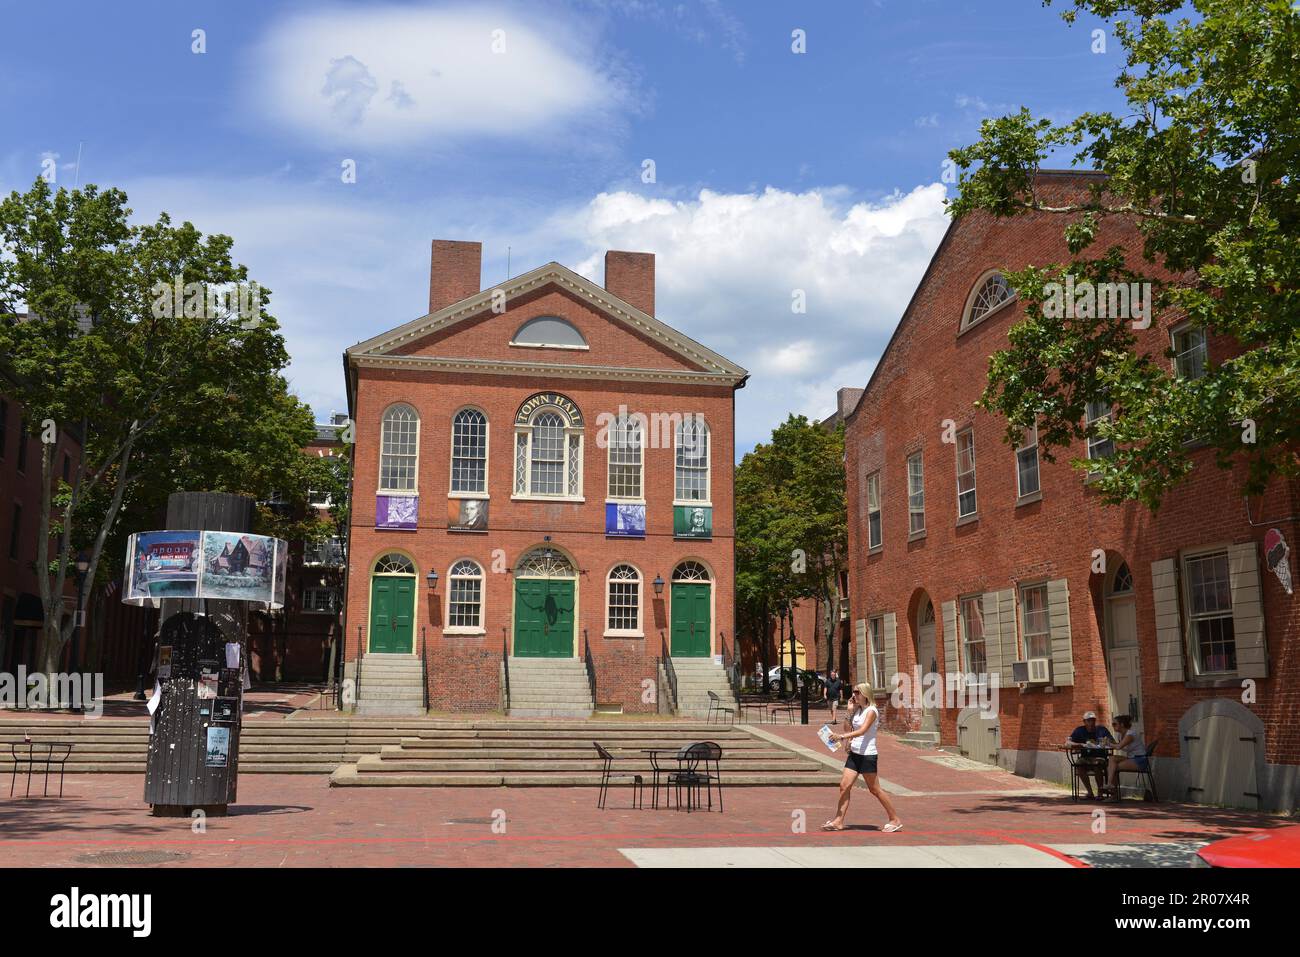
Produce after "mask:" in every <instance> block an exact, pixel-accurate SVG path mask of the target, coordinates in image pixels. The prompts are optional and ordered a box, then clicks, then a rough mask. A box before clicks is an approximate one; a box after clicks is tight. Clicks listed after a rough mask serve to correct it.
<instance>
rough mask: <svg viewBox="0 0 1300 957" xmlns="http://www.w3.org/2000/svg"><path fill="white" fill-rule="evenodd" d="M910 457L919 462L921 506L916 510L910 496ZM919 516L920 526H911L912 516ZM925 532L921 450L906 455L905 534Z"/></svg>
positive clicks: (923, 464) (923, 462)
mask: <svg viewBox="0 0 1300 957" xmlns="http://www.w3.org/2000/svg"><path fill="white" fill-rule="evenodd" d="M912 459H916V460H917V461H918V462H920V463H921V488H920V493H921V508H920V510H919V511H918V510H917V509H916V508H914V507H913V506H912V496H913V495H914V494H915V492H914V491H913V490H912ZM913 515H920V516H921V527H920V528H913V527H912V516H913ZM924 533H925V455H924V453H922V452H913V453H912V454H911V455H909V456H908V457H907V534H908V535H922V534H924Z"/></svg>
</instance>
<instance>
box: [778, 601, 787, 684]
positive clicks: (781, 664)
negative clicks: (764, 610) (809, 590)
mask: <svg viewBox="0 0 1300 957" xmlns="http://www.w3.org/2000/svg"><path fill="white" fill-rule="evenodd" d="M789 613H790V609H789V608H788V607H787V606H786V604H785V603H784V602H782V603H781V607H780V608H779V609H778V610H777V616H778V617H779V618H780V619H781V643H780V644H779V645H777V649H776V668H777V674H778V675H780V676H781V690H782V691H785V682H786V674H785V654H784V653H783V651H784V648H785V616H786V615H788V614H789Z"/></svg>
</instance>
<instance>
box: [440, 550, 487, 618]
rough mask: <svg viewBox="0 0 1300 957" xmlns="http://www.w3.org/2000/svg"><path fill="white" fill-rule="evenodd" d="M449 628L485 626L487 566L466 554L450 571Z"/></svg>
mask: <svg viewBox="0 0 1300 957" xmlns="http://www.w3.org/2000/svg"><path fill="white" fill-rule="evenodd" d="M444 630H445V631H448V632H453V633H454V632H481V631H482V630H483V567H482V566H481V565H479V563H478V562H476V561H473V560H471V559H468V558H463V559H461V560H460V561H458V562H456V564H454V565H452V566H451V571H450V572H448V573H447V627H446V628H445V629H444Z"/></svg>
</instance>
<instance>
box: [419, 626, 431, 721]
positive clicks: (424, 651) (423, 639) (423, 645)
mask: <svg viewBox="0 0 1300 957" xmlns="http://www.w3.org/2000/svg"><path fill="white" fill-rule="evenodd" d="M426 631H427V629H426V628H425V626H424V625H421V626H420V681H421V683H422V684H423V685H424V711H425V713H426V714H427V713H428V711H429V653H428V644H429V637H428V635H427V634H426Z"/></svg>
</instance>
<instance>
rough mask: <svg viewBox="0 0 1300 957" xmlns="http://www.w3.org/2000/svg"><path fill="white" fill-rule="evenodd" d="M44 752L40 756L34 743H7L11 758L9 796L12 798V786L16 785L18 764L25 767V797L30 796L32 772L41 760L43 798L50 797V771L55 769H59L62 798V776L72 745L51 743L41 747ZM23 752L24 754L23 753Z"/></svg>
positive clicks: (70, 754) (60, 795)
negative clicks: (43, 778)
mask: <svg viewBox="0 0 1300 957" xmlns="http://www.w3.org/2000/svg"><path fill="white" fill-rule="evenodd" d="M42 747H44V749H45V751H44V754H43V755H42V753H41V752H39V751H37V750H36V748H37V744H36V743H35V742H34V741H24V742H22V743H18V742H14V741H11V742H10V743H9V754H10V755H11V756H12V757H13V762H14V766H13V773H12V774H10V776H9V796H10V797H13V796H14V786H15V785H16V784H17V783H18V765H19V763H22V764H26V765H27V793H26V794H25V795H24V796H25V797H31V796H32V771H34V770H35V768H36V765H37V764H39V763H40V762H41V761H42V760H43V761H44V762H45V789H44V791H43V796H45V797H49V796H50V769H51V767H57V768H58V769H59V797H63V775H64V773H65V772H66V770H67V764H68V758H69V757H71V756H72V745H71V744H67V743H51V744H46V745H42ZM24 752H25V753H24Z"/></svg>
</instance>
